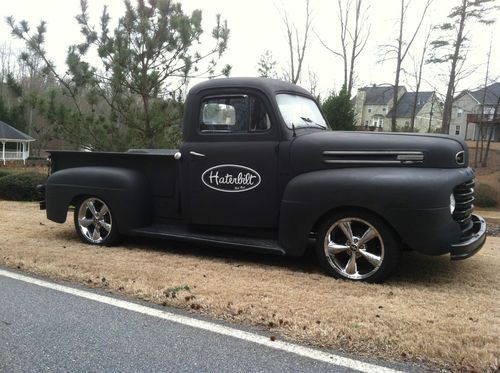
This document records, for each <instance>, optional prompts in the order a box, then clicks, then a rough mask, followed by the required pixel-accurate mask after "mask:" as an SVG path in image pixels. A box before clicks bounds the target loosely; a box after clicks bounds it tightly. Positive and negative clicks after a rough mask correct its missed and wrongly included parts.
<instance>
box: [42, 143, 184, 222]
mask: <svg viewBox="0 0 500 373" xmlns="http://www.w3.org/2000/svg"><path fill="white" fill-rule="evenodd" d="M177 151H178V150H176V149H166V150H163V149H131V150H129V151H128V152H123V153H118V152H85V151H59V150H57V151H49V154H50V157H51V172H52V173H55V172H57V171H60V170H64V169H68V168H75V167H116V168H125V169H132V170H136V171H138V172H140V173H141V174H143V175H144V176H145V177H146V179H147V180H148V182H149V185H150V188H151V195H152V197H153V209H154V211H153V215H154V219H153V220H154V221H156V222H162V221H165V219H167V220H169V219H177V218H179V217H180V209H179V195H178V194H179V193H178V188H179V169H178V164H177V162H176V161H175V159H174V154H175V153H176V152H177ZM124 203H126V201H124Z"/></svg>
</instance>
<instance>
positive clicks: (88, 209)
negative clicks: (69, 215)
mask: <svg viewBox="0 0 500 373" xmlns="http://www.w3.org/2000/svg"><path fill="white" fill-rule="evenodd" d="M74 222H75V229H76V232H77V233H78V236H80V239H81V240H82V241H83V242H85V243H88V244H91V245H102V246H110V245H113V244H114V243H116V241H117V240H118V229H117V227H116V221H114V220H113V216H112V213H111V209H110V208H109V206H108V205H107V204H106V203H105V202H104V201H103V200H102V199H99V198H97V197H87V198H82V199H80V200H79V201H78V202H77V203H76V206H75V212H74Z"/></svg>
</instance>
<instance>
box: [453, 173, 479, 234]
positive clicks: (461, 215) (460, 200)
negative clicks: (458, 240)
mask: <svg viewBox="0 0 500 373" xmlns="http://www.w3.org/2000/svg"><path fill="white" fill-rule="evenodd" d="M474 184H475V183H474V180H469V181H467V182H465V183H463V184H460V185H458V186H456V187H455V189H453V196H454V197H455V203H456V205H455V211H454V212H453V219H454V220H455V221H456V222H457V223H458V224H460V229H461V230H462V239H463V240H466V239H468V238H469V236H470V235H471V234H472V233H471V228H472V226H473V224H472V220H471V215H472V211H473V210H474Z"/></svg>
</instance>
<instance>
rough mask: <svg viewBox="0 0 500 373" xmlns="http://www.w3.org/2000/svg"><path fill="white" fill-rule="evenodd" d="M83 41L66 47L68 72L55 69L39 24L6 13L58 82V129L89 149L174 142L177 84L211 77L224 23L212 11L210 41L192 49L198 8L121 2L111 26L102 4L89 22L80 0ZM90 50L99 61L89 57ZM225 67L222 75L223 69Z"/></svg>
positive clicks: (158, 1) (224, 37) (160, 0)
mask: <svg viewBox="0 0 500 373" xmlns="http://www.w3.org/2000/svg"><path fill="white" fill-rule="evenodd" d="M76 19H77V22H78V24H79V26H80V30H81V34H82V36H83V41H82V42H81V43H79V44H76V45H73V46H70V48H69V52H68V55H67V58H66V64H67V73H68V77H63V76H61V75H59V74H58V70H57V69H56V67H55V65H54V64H53V63H52V61H51V60H50V58H49V56H48V55H47V53H46V51H45V49H44V42H45V33H46V24H45V22H41V23H40V25H39V26H38V27H37V29H36V31H35V32H32V31H31V30H30V27H29V25H28V23H27V22H26V21H21V22H19V23H16V22H15V20H14V19H13V18H12V17H8V18H7V22H8V23H9V25H10V27H11V29H12V34H13V35H14V36H15V37H17V38H18V39H22V40H24V41H25V43H26V49H27V51H28V52H29V53H32V54H33V55H35V56H37V57H38V58H40V59H41V60H42V61H43V63H44V65H45V67H44V68H45V71H46V73H47V74H50V75H51V76H53V77H54V78H55V79H56V80H57V82H58V85H59V87H60V90H61V92H62V93H61V94H58V99H59V102H60V103H63V104H65V107H64V108H62V107H58V112H59V113H60V114H61V115H59V116H58V117H59V120H57V121H56V122H57V125H58V128H59V130H60V131H59V132H60V133H61V134H62V135H63V136H64V137H65V139H66V140H69V141H73V142H75V143H76V144H77V145H78V146H82V147H85V148H88V149H92V150H124V149H127V148H128V147H152V148H157V147H165V146H175V141H177V140H178V138H179V135H178V134H179V130H180V127H179V126H180V118H181V116H182V97H183V90H184V89H185V87H186V84H187V82H188V80H189V79H190V78H192V77H197V76H210V77H212V76H215V75H217V74H216V72H215V69H216V66H217V62H218V60H219V59H220V57H221V55H222V54H223V53H224V51H225V50H226V48H227V41H228V37H229V28H228V27H227V23H226V22H225V21H224V22H223V21H221V18H220V16H217V18H216V25H215V27H214V29H213V30H212V37H213V45H212V46H211V47H210V48H209V49H208V50H199V49H198V48H199V45H200V37H201V35H202V34H203V29H202V27H201V20H202V13H201V11H200V10H195V11H193V12H192V13H191V15H188V14H185V13H184V11H183V9H182V6H181V4H180V3H175V2H172V1H169V0H149V1H148V2H147V3H146V2H145V1H143V0H138V1H137V4H136V5H135V6H134V5H132V4H131V2H130V1H125V14H124V15H122V17H120V18H119V20H118V26H117V27H116V28H115V29H114V30H113V31H110V28H109V23H110V19H111V17H110V15H109V13H108V11H107V8H106V7H104V9H103V12H102V15H101V17H100V24H99V25H98V26H95V25H93V24H91V22H90V18H89V13H88V4H87V1H86V0H81V13H80V14H79V15H78V16H77V17H76ZM93 52H97V55H98V57H99V63H98V64H93V59H92V58H91V57H89V55H92V53H93ZM229 72H230V66H226V67H224V68H223V70H222V73H221V74H225V75H227V74H229Z"/></svg>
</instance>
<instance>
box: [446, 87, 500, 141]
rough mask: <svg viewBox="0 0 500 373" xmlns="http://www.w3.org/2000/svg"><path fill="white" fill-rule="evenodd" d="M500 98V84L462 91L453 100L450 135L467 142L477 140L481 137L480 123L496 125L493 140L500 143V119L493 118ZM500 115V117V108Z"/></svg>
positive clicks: (499, 111)
mask: <svg viewBox="0 0 500 373" xmlns="http://www.w3.org/2000/svg"><path fill="white" fill-rule="evenodd" d="M499 97H500V83H499V82H496V83H493V84H491V85H489V86H487V87H486V89H485V88H481V89H478V90H475V91H469V90H465V91H462V92H461V93H460V94H459V95H457V96H456V97H455V99H454V100H453V107H452V111H451V121H450V135H452V136H456V137H459V138H461V139H465V140H476V139H477V138H478V137H479V125H478V123H481V122H482V123H484V124H496V126H495V129H494V131H495V132H494V135H493V140H494V141H500V118H498V117H497V118H493V113H494V112H495V107H496V106H497V105H499ZM483 99H484V105H483V104H482V102H483ZM498 115H500V108H499V109H498Z"/></svg>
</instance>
